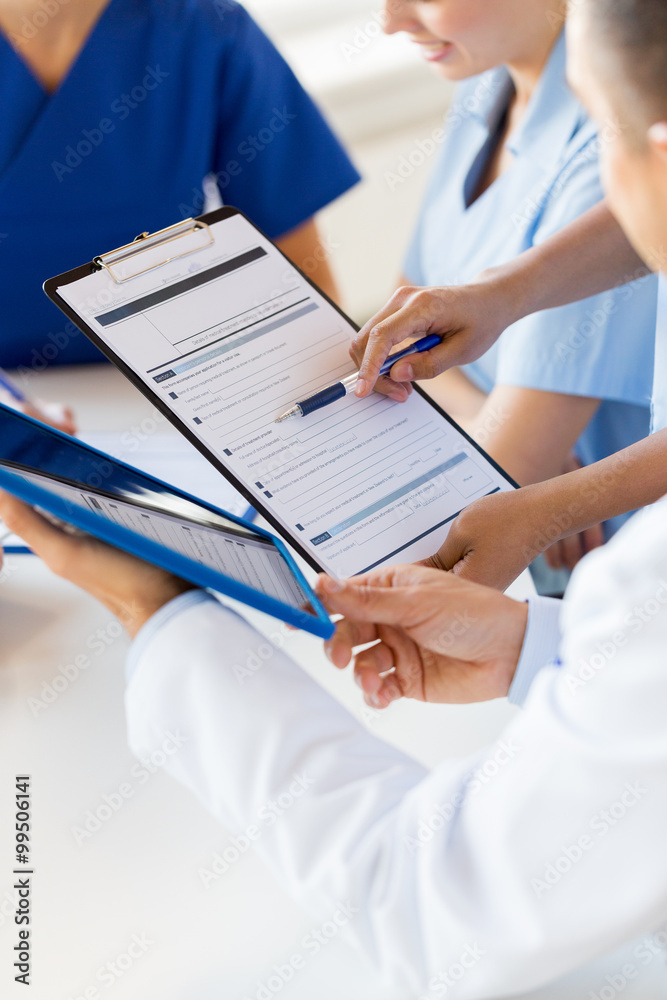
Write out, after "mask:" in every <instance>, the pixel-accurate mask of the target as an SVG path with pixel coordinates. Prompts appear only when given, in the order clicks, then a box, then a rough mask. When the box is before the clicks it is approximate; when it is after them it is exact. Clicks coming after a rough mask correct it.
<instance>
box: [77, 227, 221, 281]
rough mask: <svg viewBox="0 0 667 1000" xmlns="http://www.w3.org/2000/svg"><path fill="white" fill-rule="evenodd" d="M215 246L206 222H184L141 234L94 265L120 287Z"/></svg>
mask: <svg viewBox="0 0 667 1000" xmlns="http://www.w3.org/2000/svg"><path fill="white" fill-rule="evenodd" d="M177 241H178V246H177V247H174V246H173V244H174V243H176V242H177ZM181 241H182V242H181ZM213 242H214V238H213V234H212V232H211V230H210V227H209V226H207V224H206V223H205V222H201V221H200V220H199V219H184V220H183V222H178V223H176V225H175V226H168V227H167V228H166V229H160V230H158V232H156V233H152V234H151V233H141V234H140V235H139V236H137V238H136V240H134V242H133V243H126V244H125V246H124V247H119V248H118V249H117V250H111V251H110V252H109V253H105V254H103V255H101V256H100V257H95V258H94V260H93V264H95V266H96V267H97V268H100V269H101V268H105V270H107V271H108V272H109V274H110V275H111V277H112V278H113V280H114V281H115V282H116V284H118V285H120V284H122V283H123V282H124V281H129V280H130V279H131V278H137V277H138V276H139V275H140V274H145V273H146V272H147V271H152V270H153V269H154V268H156V267H162V265H163V264H168V263H169V262H170V261H172V260H179V258H181V257H187V256H188V254H191V253H196V252H197V251H198V250H204V249H205V248H206V247H210V246H211V245H212V244H213ZM165 251H166V253H167V256H165Z"/></svg>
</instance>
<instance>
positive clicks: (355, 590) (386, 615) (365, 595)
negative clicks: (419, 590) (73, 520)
mask: <svg viewBox="0 0 667 1000" xmlns="http://www.w3.org/2000/svg"><path fill="white" fill-rule="evenodd" d="M315 592H316V593H317V595H318V596H319V597H320V598H321V600H322V601H323V603H324V604H325V606H326V608H327V611H330V612H332V613H333V614H339V615H344V616H345V617H346V618H351V619H353V620H354V621H358V622H375V623H377V624H380V625H383V624H384V625H389V624H392V623H393V624H396V623H397V622H398V621H399V620H400V619H402V618H404V617H405V612H406V602H405V591H404V590H402V589H401V588H397V587H392V586H391V584H390V583H389V582H387V583H385V584H384V585H382V584H381V585H379V586H378V585H375V586H373V585H372V584H369V583H368V582H366V581H365V580H363V579H360V578H358V577H356V578H355V577H352V578H351V579H350V580H334V579H333V578H332V577H330V576H326V575H324V574H321V575H320V576H318V578H317V580H316V581H315ZM401 624H403V623H402V622H401Z"/></svg>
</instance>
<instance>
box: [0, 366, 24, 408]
mask: <svg viewBox="0 0 667 1000" xmlns="http://www.w3.org/2000/svg"><path fill="white" fill-rule="evenodd" d="M0 389H4V390H5V392H7V393H9V395H10V396H11V397H12V399H15V400H16V402H17V403H27V399H26V397H25V396H24V394H23V393H22V392H21V390H20V389H19V387H18V386H17V385H16V384H15V383H14V382H12V380H11V379H10V377H9V375H7V374H6V373H5V371H4V370H3V369H2V368H0Z"/></svg>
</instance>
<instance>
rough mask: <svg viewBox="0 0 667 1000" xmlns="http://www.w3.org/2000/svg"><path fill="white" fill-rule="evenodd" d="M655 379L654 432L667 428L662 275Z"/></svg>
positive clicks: (666, 303) (666, 281)
mask: <svg viewBox="0 0 667 1000" xmlns="http://www.w3.org/2000/svg"><path fill="white" fill-rule="evenodd" d="M656 331H657V332H656V338H655V376H654V379H653V430H654V431H661V430H664V428H665V427H667V277H666V276H665V275H664V274H661V275H660V278H659V288H658V325H657V327H656Z"/></svg>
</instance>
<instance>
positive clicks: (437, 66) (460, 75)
mask: <svg viewBox="0 0 667 1000" xmlns="http://www.w3.org/2000/svg"><path fill="white" fill-rule="evenodd" d="M431 69H432V70H433V72H434V73H435V75H436V76H439V77H441V78H442V79H443V80H449V81H450V82H451V83H460V82H461V80H468V79H469V78H470V77H471V76H475V70H473V69H471V68H470V66H466V65H465V64H463V63H462V62H454V61H452V62H448V63H432V64H431Z"/></svg>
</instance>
